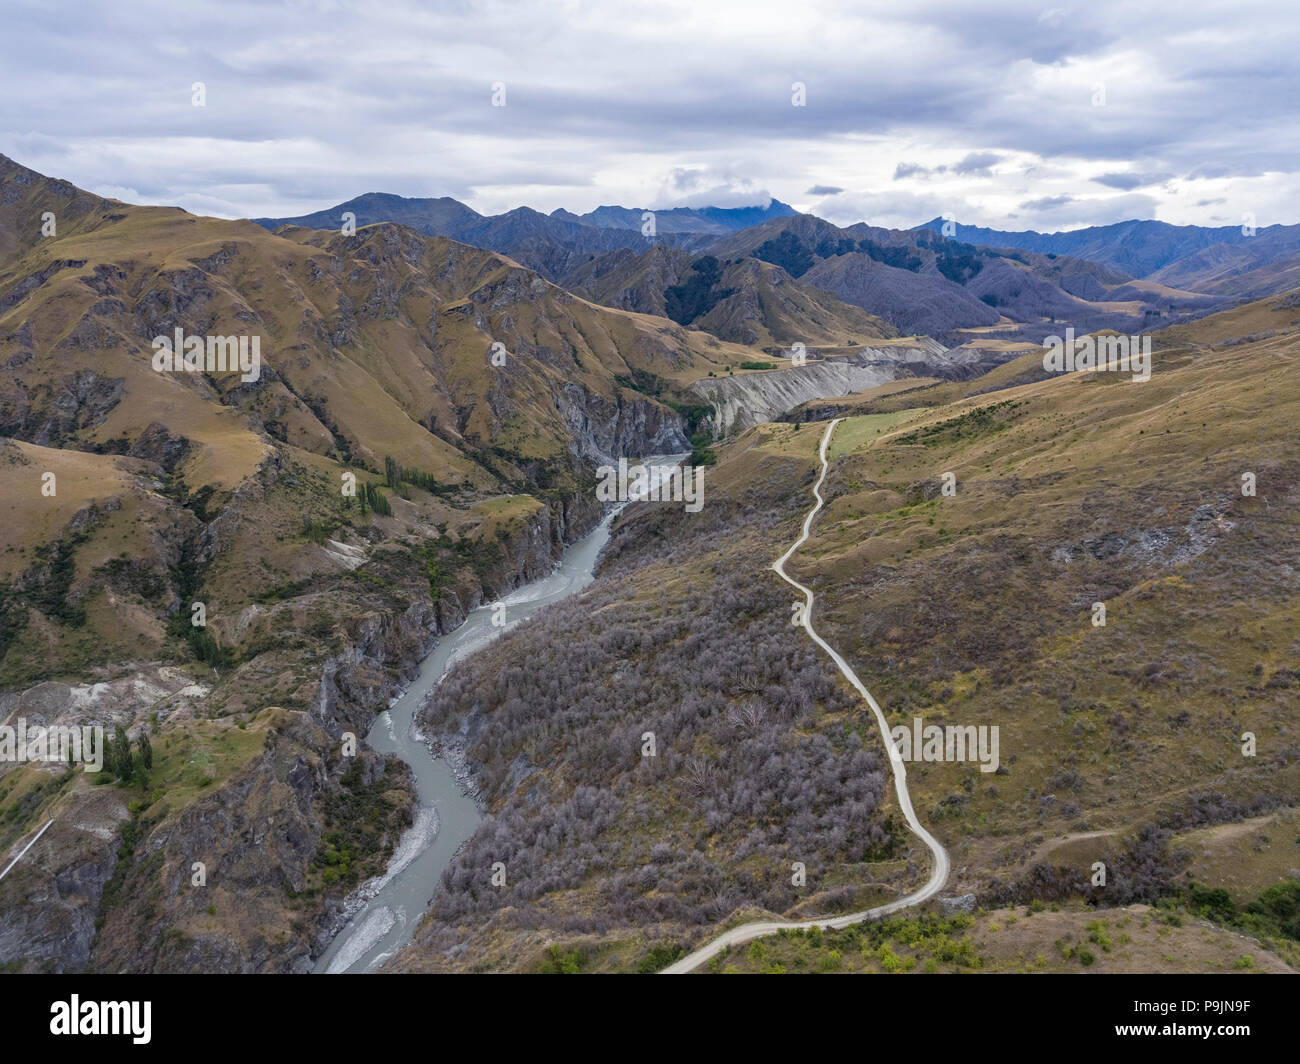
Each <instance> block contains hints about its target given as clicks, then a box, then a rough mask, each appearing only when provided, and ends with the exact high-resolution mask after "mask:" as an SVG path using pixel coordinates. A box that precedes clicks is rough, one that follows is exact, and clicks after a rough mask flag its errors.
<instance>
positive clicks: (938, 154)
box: [0, 0, 1300, 229]
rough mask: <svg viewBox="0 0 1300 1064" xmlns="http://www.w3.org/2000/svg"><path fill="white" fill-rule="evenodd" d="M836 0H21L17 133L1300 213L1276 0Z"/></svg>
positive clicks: (3, 91)
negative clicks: (947, 0)
mask: <svg viewBox="0 0 1300 1064" xmlns="http://www.w3.org/2000/svg"><path fill="white" fill-rule="evenodd" d="M846 8H847V5H846V4H845V3H843V2H842V0H838V2H837V0H831V2H828V3H822V2H821V0H805V2H801V3H799V4H789V3H779V4H772V3H766V4H765V3H752V2H742V3H731V2H713V0H710V2H708V3H702V2H699V0H681V2H679V0H654V2H653V3H646V4H641V3H636V2H620V3H612V4H611V3H604V4H597V3H586V2H577V0H568V2H555V0H537V2H529V3H498V2H491V3H479V2H460V3H439V4H422V3H405V2H402V0H386V2H384V3H374V4H370V3H347V4H342V3H333V2H318V0H288V2H283V3H248V2H241V0H221V2H216V3H208V2H200V3H185V4H180V3H178V2H177V0H165V2H164V0H117V2H115V3H111V4H108V3H93V4H71V3H68V4H65V3H49V2H40V3H23V2H19V3H14V2H12V0H11V2H10V3H8V4H7V5H6V19H5V30H6V38H7V43H8V45H9V46H8V48H7V49H6V59H5V63H4V65H3V67H0V152H3V153H4V154H6V155H9V156H11V157H13V158H14V159H16V160H17V161H19V162H21V163H23V164H24V165H27V166H30V167H32V168H34V169H36V170H39V171H41V172H42V173H46V174H50V175H53V176H58V177H63V178H67V179H69V180H71V181H73V182H75V183H76V184H78V185H81V186H82V187H85V188H88V189H91V190H92V191H95V192H98V193H101V194H105V195H112V196H116V197H118V198H121V199H126V200H129V201H133V202H145V203H169V204H179V205H181V206H183V207H185V208H187V209H189V210H191V211H194V212H196V213H204V214H215V215H219V216H225V217H241V216H261V215H274V216H288V215H294V214H301V213H305V212H307V211H312V210H317V209H320V208H322V207H327V206H331V205H333V204H335V203H338V202H340V201H342V200H345V199H349V198H351V197H352V196H355V195H358V194H360V193H362V192H371V191H379V192H395V193H400V194H402V195H407V196H442V195H449V196H454V197H456V198H457V199H460V200H463V201H464V202H466V203H468V204H469V205H470V206H472V207H474V208H475V209H476V210H479V211H481V212H483V213H496V212H498V211H502V210H508V209H510V208H513V207H517V206H520V205H522V204H527V205H529V206H532V207H535V208H537V209H539V210H543V211H551V210H553V209H555V208H557V207H566V208H568V209H570V210H574V211H578V212H582V211H587V210H590V209H592V208H594V207H596V206H599V205H601V204H607V203H618V204H622V205H624V206H629V207H656V208H658V207H667V206H674V205H678V204H684V205H704V204H709V203H712V204H717V205H720V206H742V205H749V204H754V203H765V202H766V201H767V199H768V197H769V196H776V197H777V198H779V199H782V200H785V201H786V202H788V203H792V204H793V205H794V206H796V207H798V208H799V209H801V210H810V211H812V212H814V213H816V214H820V215H822V216H824V217H827V218H829V219H831V220H832V221H835V222H839V223H841V224H846V223H850V222H855V221H867V222H870V223H872V224H877V225H889V226H912V225H916V224H918V223H920V222H922V221H925V220H927V219H929V218H932V217H934V216H936V215H939V214H942V215H947V216H952V217H955V218H957V219H958V220H959V221H962V222H966V223H969V224H976V225H989V226H996V227H1001V228H1015V229H1022V228H1039V229H1066V228H1072V227H1076V226H1079V225H1089V224H1104V223H1106V222H1113V221H1119V220H1122V219H1125V218H1131V217H1155V218H1160V219H1162V220H1164V221H1169V222H1175V223H1182V224H1189V223H1190V224H1200V225H1235V224H1240V223H1241V219H1242V215H1243V213H1245V212H1250V213H1251V214H1253V215H1254V216H1255V217H1256V219H1257V220H1258V223H1259V224H1260V225H1268V224H1271V223H1274V222H1285V223H1292V222H1297V221H1300V210H1298V209H1297V208H1296V205H1295V199H1294V195H1293V189H1294V188H1295V184H1296V180H1295V179H1296V171H1297V170H1300V134H1298V133H1297V123H1296V120H1295V115H1294V109H1295V101H1296V100H1297V99H1300V73H1298V72H1297V71H1298V70H1300V64H1297V62H1296V60H1295V58H1294V57H1295V55H1296V54H1297V51H1298V50H1300V14H1297V10H1298V9H1297V8H1296V6H1295V4H1294V3H1292V2H1290V0H1286V2H1268V3H1263V2H1251V0H1233V2H1231V3H1209V2H1191V3H1188V4H1186V5H1174V4H1162V5H1156V6H1154V7H1149V6H1148V5H1140V4H1134V3H1132V2H1131V0H1121V2H1108V0H1103V2H1099V3H1088V4H1082V3H1080V4H1076V5H1068V6H1066V5H1062V6H1058V7H1051V6H1045V5H1042V4H1025V3H991V2H983V0H974V2H971V3H961V4H940V3H930V2H926V0H919V2H916V0H909V2H908V3H905V4H903V3H888V4H870V5H856V6H855V7H854V9H853V10H847V9H846ZM194 82H202V83H203V84H204V87H205V91H206V105H205V106H203V107H195V106H193V105H192V85H193V83H194ZM497 82H500V83H503V84H504V88H505V106H504V107H497V106H493V102H492V95H493V84H494V83H497ZM796 82H798V83H801V84H802V85H803V86H804V97H805V99H806V105H805V106H798V107H796V106H792V95H793V89H792V86H794V84H795V83H796Z"/></svg>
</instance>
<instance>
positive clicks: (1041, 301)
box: [709, 215, 1222, 345]
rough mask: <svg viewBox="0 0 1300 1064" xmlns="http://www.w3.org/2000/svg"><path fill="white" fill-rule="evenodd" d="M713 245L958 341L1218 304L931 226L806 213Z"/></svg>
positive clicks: (1130, 321)
mask: <svg viewBox="0 0 1300 1064" xmlns="http://www.w3.org/2000/svg"><path fill="white" fill-rule="evenodd" d="M709 250H710V252H711V253H712V254H714V255H718V256H731V255H738V254H739V255H751V256H754V257H756V258H759V259H763V260H765V261H768V262H772V263H774V264H776V265H779V266H780V267H782V268H783V269H784V270H786V272H787V273H789V274H790V275H791V276H792V277H794V278H796V279H797V280H798V282H799V283H800V284H803V285H809V286H812V287H815V288H820V289H822V290H824V291H827V292H831V293H833V294H835V295H837V296H839V297H840V298H841V299H842V300H844V301H845V302H847V303H851V304H854V305H856V306H859V307H863V308H864V309H866V310H868V311H870V312H871V313H873V314H877V315H879V316H880V317H882V318H884V319H885V320H886V321H888V322H889V323H890V324H892V325H894V326H895V327H897V328H898V329H899V330H900V331H901V332H903V333H924V334H926V335H929V336H933V337H936V338H939V339H942V340H944V342H946V343H949V344H953V345H956V344H960V343H962V342H963V341H965V340H967V339H970V337H971V336H973V335H977V334H978V335H985V336H988V337H991V338H995V339H1002V340H1016V339H1026V340H1038V339H1041V338H1042V337H1043V336H1045V335H1048V334H1050V333H1053V332H1058V331H1059V330H1060V329H1061V328H1063V327H1065V326H1068V325H1073V326H1074V328H1075V329H1076V330H1077V331H1080V332H1083V331H1090V330H1095V329H1101V328H1109V329H1116V330H1120V331H1124V332H1137V331H1140V330H1144V329H1147V328H1150V327H1151V326H1152V325H1153V324H1160V323H1162V322H1165V321H1169V320H1176V319H1178V318H1186V317H1191V316H1194V315H1195V314H1198V313H1205V312H1206V311H1208V310H1209V309H1211V308H1213V307H1216V306H1219V305H1221V304H1222V299H1221V298H1216V297H1211V296H1203V295H1197V294H1194V293H1175V292H1173V291H1171V290H1170V289H1169V288H1168V286H1162V285H1158V284H1154V283H1152V284H1149V285H1147V286H1144V287H1139V286H1135V285H1134V283H1133V282H1132V281H1131V280H1130V279H1129V277H1128V276H1127V275H1125V274H1122V273H1119V272H1117V271H1115V270H1113V269H1110V268H1108V267H1106V266H1102V265H1099V264H1097V263H1095V262H1088V261H1086V260H1084V259H1080V258H1068V257H1065V256H1059V255H1055V254H1052V255H1038V254H1031V253H1029V252H1025V251H1016V250H999V249H996V248H989V247H977V246H975V245H973V244H970V243H965V242H962V241H957V240H952V239H949V238H947V237H944V236H942V235H939V236H936V235H934V234H932V233H931V231H930V230H928V229H925V228H921V229H914V230H909V231H907V232H900V231H893V230H888V229H879V228H873V227H871V226H867V225H863V224H858V225H852V226H848V227H846V228H842V229H841V228H838V227H836V226H833V225H831V224H830V223H829V222H825V221H823V220H822V219H820V218H815V217H812V216H810V215H800V216H796V217H794V218H788V219H775V220H773V221H769V222H766V223H764V224H763V225H760V226H756V227H754V228H753V229H750V230H744V231H742V232H740V233H736V234H734V235H732V236H730V237H725V238H723V239H722V240H719V241H718V242H716V243H715V244H713V245H712V246H711V247H710V249H709Z"/></svg>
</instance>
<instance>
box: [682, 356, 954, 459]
mask: <svg viewBox="0 0 1300 1064" xmlns="http://www.w3.org/2000/svg"><path fill="white" fill-rule="evenodd" d="M951 362H952V359H951V358H950V357H949V352H948V349H947V348H945V347H944V346H943V345H942V344H940V343H939V342H938V341H936V340H931V339H923V340H918V341H917V344H916V346H908V347H879V348H870V347H864V348H862V349H861V350H860V351H859V352H858V353H857V354H856V355H854V356H853V357H852V358H848V359H826V360H824V361H820V362H809V363H808V364H807V365H804V366H795V367H791V368H790V369H776V370H766V371H764V372H761V373H746V374H743V375H740V376H736V377H722V378H717V379H714V378H708V379H705V380H700V381H696V382H695V383H694V384H693V385H692V386H691V390H692V391H693V392H694V393H695V394H696V395H698V396H700V398H702V399H704V400H705V401H706V402H709V403H711V404H712V405H713V408H714V414H713V418H712V428H713V434H714V436H715V438H716V437H718V436H724V435H726V434H727V433H729V432H732V431H736V430H739V429H744V428H748V427H749V426H750V425H756V424H758V423H760V422H763V421H774V420H776V418H777V417H778V416H779V415H781V414H783V413H785V412H786V411H787V410H792V409H793V408H794V407H796V406H798V405H799V404H800V403H806V402H808V400H810V399H830V398H834V397H837V396H841V395H850V394H852V393H853V392H860V391H863V390H864V389H867V388H875V387H877V386H878V385H881V384H886V383H888V382H889V381H892V380H897V379H898V378H899V377H906V376H913V375H920V374H924V373H931V372H934V371H935V369H936V367H938V368H939V369H944V370H946V369H947V368H948V367H949V365H950V364H951Z"/></svg>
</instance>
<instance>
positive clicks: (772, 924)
mask: <svg viewBox="0 0 1300 1064" xmlns="http://www.w3.org/2000/svg"><path fill="white" fill-rule="evenodd" d="M842 420H843V418H835V420H833V421H832V422H831V423H830V424H829V425H827V426H826V433H825V435H823V436H822V442H821V452H820V453H821V463H822V471H821V475H820V476H819V477H818V478H817V483H816V484H814V485H813V495H814V496H816V498H817V504H816V505H815V506H814V507H813V508H812V509H811V510H809V511H808V515H807V516H806V517H805V518H804V519H803V534H802V535H800V537H799V538H798V539H797V540H795V541H794V543H793V544H791V546H790V549H789V550H788V551H786V552H785V553H784V554H782V555H781V557H780V558H779V559H777V561H776V562H775V563H774V564H773V565H772V568H773V569H774V570H775V571H776V573H777V575H778V576H780V577H781V579H782V580H784V581H785V582H786V583H787V584H789V585H790V586H791V587H793V588H795V589H796V590H798V591H800V592H802V593H803V596H804V608H803V617H802V619H801V622H800V623H801V625H802V627H803V629H804V631H806V632H807V633H808V635H809V637H810V638H811V639H812V640H813V642H815V643H816V644H817V645H818V646H819V647H821V648H822V649H823V650H824V651H826V653H827V654H829V655H830V656H831V660H832V661H834V662H835V664H836V665H837V666H838V667H839V670H840V672H842V673H843V674H844V678H845V679H846V680H848V681H849V683H851V684H852V685H853V686H854V688H855V689H856V690H857V692H858V694H860V695H861V696H862V697H863V699H864V700H865V701H866V703H867V705H869V706H870V707H871V711H872V712H873V713H874V714H875V715H876V724H877V725H878V726H879V728H880V738H881V741H882V742H883V743H884V744H885V749H886V750H887V751H888V753H889V762H890V766H891V767H892V768H893V770H894V791H895V792H896V794H897V795H898V805H899V808H900V809H902V811H903V816H904V818H905V819H906V820H907V826H908V827H909V828H911V830H912V833H913V834H914V835H916V836H917V837H918V838H919V839H920V840H921V841H922V842H924V843H925V845H926V846H927V847H928V848H929V850H930V853H931V854H932V855H933V857H934V861H933V870H932V871H931V873H930V879H929V882H927V883H926V884H925V886H923V887H922V888H921V889H920V890H918V891H915V892H914V893H912V894H908V895H907V896H906V897H903V898H899V899H897V900H896V901H891V902H888V903H887V904H885V905H880V906H877V907H876V908H874V909H867V910H865V911H864V912H859V913H849V914H847V915H845V916H828V917H821V918H818V919H813V920H799V921H775V920H765V921H757V922H755V923H751V924H741V925H740V926H739V927H733V928H732V929H731V930H730V931H726V932H723V934H721V935H719V936H718V937H717V938H715V939H714V940H713V941H712V942H709V943H707V944H706V945H703V946H701V947H700V948H699V949H697V950H696V951H695V952H694V953H690V954H688V955H687V956H685V957H683V958H682V959H681V960H679V961H676V962H675V963H673V964H670V965H669V966H668V967H667V968H665V969H663V971H662V972H661V974H663V975H681V974H684V973H686V972H690V971H693V970H694V969H696V968H698V967H699V966H700V965H701V964H703V963H704V962H705V961H707V960H708V959H709V958H710V957H713V956H715V955H717V954H718V953H720V952H721V951H722V950H723V949H725V948H726V947H727V946H736V945H739V944H740V943H742V942H748V941H749V940H750V939H754V938H761V937H763V936H764V935H773V934H776V932H778V931H782V930H792V929H798V928H813V927H819V928H822V929H823V930H825V929H828V928H835V929H838V928H842V927H848V926H850V925H851V924H860V923H862V922H863V921H866V920H877V919H879V918H880V917H882V916H888V915H889V914H891V913H896V912H898V911H899V910H900V909H907V908H909V907H911V906H913V905H920V904H921V903H922V902H924V901H926V900H928V899H930V898H932V897H934V895H936V894H938V893H939V891H941V890H942V889H943V886H944V884H945V883H946V882H947V881H948V869H949V862H948V851H947V850H945V849H944V848H943V846H942V845H941V844H940V842H939V840H938V839H936V838H935V837H934V836H933V835H931V834H930V833H929V832H928V831H926V830H925V828H924V827H923V826H922V825H921V822H920V821H919V820H917V818H916V812H915V811H914V810H913V809H912V796H911V795H910V794H909V793H908V791H907V768H906V767H905V766H904V764H903V759H902V758H901V757H900V756H899V754H898V750H897V749H896V748H895V747H894V743H893V740H892V739H891V738H890V736H889V724H888V722H887V721H886V720H885V714H884V711H883V710H882V709H881V708H880V706H879V705H878V704H877V702H876V700H875V699H874V698H872V697H871V692H870V691H868V690H867V688H866V685H865V684H863V682H862V681H861V680H859V679H858V675H857V673H855V672H854V671H853V668H852V667H851V666H850V665H849V663H848V662H847V661H845V660H844V659H843V658H842V657H840V655H839V654H838V653H837V652H836V650H835V648H834V647H832V646H831V645H830V644H829V643H827V642H826V640H824V639H823V638H822V637H821V636H819V635H818V634H817V630H816V629H815V628H813V624H812V611H813V597H814V596H813V593H812V589H811V588H808V587H804V585H803V584H801V583H799V581H798V580H795V579H794V578H793V577H791V576H790V575H789V574H788V573H786V571H785V563H786V562H787V561H789V560H790V557H791V555H793V554H794V552H795V551H797V550H798V549H799V548H800V547H802V546H803V545H804V544H805V543H806V542H807V541H808V534H809V530H810V529H811V528H812V523H813V518H814V517H816V516H817V512H818V511H819V510H820V509H821V508H822V506H823V505H824V504H825V502H826V500H825V499H823V498H822V493H821V487H822V483H823V482H824V481H825V480H826V470H827V463H826V448H827V446H828V445H829V444H830V442H831V436H832V434H833V433H834V432H835V426H836V425H838V424H839V423H840V422H841V421H842Z"/></svg>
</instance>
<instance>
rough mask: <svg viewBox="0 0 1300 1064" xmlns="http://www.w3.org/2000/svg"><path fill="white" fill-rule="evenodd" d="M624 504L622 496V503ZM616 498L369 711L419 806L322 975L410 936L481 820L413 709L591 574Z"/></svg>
mask: <svg viewBox="0 0 1300 1064" xmlns="http://www.w3.org/2000/svg"><path fill="white" fill-rule="evenodd" d="M684 457H685V455H656V456H653V457H650V458H646V459H643V460H642V461H643V462H644V463H646V464H647V465H649V466H651V468H652V469H653V471H654V472H653V474H652V476H653V477H658V476H662V473H663V471H665V470H670V469H672V468H674V467H675V466H676V465H677V464H678V463H680V462H681V460H682V459H683V458H684ZM624 505H626V504H624ZM621 509H622V506H617V507H615V508H614V509H611V510H610V512H609V513H607V514H606V515H605V517H604V518H603V520H602V521H601V522H600V524H599V525H597V526H596V528H595V529H594V530H593V531H592V532H590V533H588V534H587V535H586V536H584V537H583V538H582V539H580V540H578V541H577V542H575V543H573V544H572V545H571V546H569V547H568V548H566V549H565V551H564V553H563V554H562V555H561V556H560V561H559V563H558V564H557V565H556V567H555V569H554V570H553V571H552V572H551V574H550V575H549V576H545V577H543V578H542V579H540V580H535V581H533V582H532V583H531V584H526V585H524V586H523V587H521V588H519V589H518V590H516V591H513V592H511V593H510V594H509V595H507V596H505V598H503V599H502V600H501V602H502V603H503V604H504V605H505V624H504V625H493V623H492V620H493V617H494V615H497V616H499V615H500V611H499V610H496V609H494V607H495V605H496V604H495V603H492V604H488V605H485V606H481V607H479V608H478V609H476V610H474V611H473V612H471V613H470V614H469V616H468V617H466V618H465V623H464V624H462V625H461V626H460V627H459V628H457V629H456V630H455V631H454V632H450V633H449V634H447V635H445V636H443V638H442V640H441V641H440V642H439V643H438V645H437V646H436V647H434V649H433V650H432V651H431V652H430V653H429V656H428V657H426V658H425V659H424V660H423V661H422V662H421V663H420V672H419V675H418V676H416V678H415V679H414V680H413V681H412V682H411V685H410V686H409V687H408V688H407V689H406V690H405V691H404V692H403V693H402V695H401V696H400V697H398V698H396V699H394V700H393V701H392V703H391V704H390V705H389V707H388V708H387V709H386V710H384V712H382V713H380V714H379V715H378V716H377V717H376V718H375V723H374V724H373V725H372V726H371V728H370V732H369V734H367V736H366V742H367V743H369V744H370V746H371V747H372V748H373V749H375V750H378V751H379V752H380V753H384V754H396V755H397V756H398V757H400V758H401V759H402V760H403V761H405V762H406V763H407V764H408V765H410V766H411V771H412V772H413V773H414V776H415V792H416V796H417V806H416V811H415V820H414V823H413V824H412V826H411V827H410V828H409V829H407V831H406V832H404V833H403V835H402V839H401V842H400V843H399V844H398V847H397V849H396V851H395V852H394V854H393V856H392V859H391V860H390V861H389V863H388V868H387V869H386V871H385V873H384V875H383V876H381V877H379V879H378V880H375V881H371V882H370V883H369V884H366V886H365V887H364V888H363V890H364V891H365V894H366V895H369V897H368V900H367V901H366V902H365V904H364V905H363V906H362V907H361V908H360V909H359V910H358V911H357V912H356V913H354V914H353V915H352V917H351V918H350V919H349V920H348V922H347V924H345V925H344V927H343V928H342V929H341V930H340V931H339V933H338V934H337V935H335V936H334V939H333V940H332V941H331V942H330V944H329V948H328V949H326V950H325V952H324V953H322V954H321V956H320V958H319V959H318V960H317V961H316V966H315V969H314V971H316V972H323V973H325V974H327V975H335V974H338V973H342V972H349V973H358V972H370V971H374V970H375V969H376V968H378V967H379V966H380V965H381V964H383V962H384V961H386V960H387V959H388V958H389V957H391V956H392V955H393V954H394V953H396V952H397V951H398V950H400V949H401V948H402V947H403V946H405V945H406V944H407V943H408V942H409V941H410V940H411V936H412V935H414V934H415V929H416V926H417V925H418V924H419V922H420V919H421V917H422V916H423V915H424V912H425V909H426V908H427V907H428V904H429V899H430V897H431V896H432V894H433V891H434V888H435V886H436V885H437V883H438V877H439V876H440V875H441V874H442V870H443V869H444V868H445V867H447V865H448V863H449V862H450V861H451V859H452V857H453V856H455V854H456V851H457V850H458V849H460V847H461V845H462V844H463V843H464V842H465V840H466V839H468V838H469V837H470V836H471V835H472V834H474V830H475V829H476V828H477V827H478V825H479V821H480V820H482V814H481V813H480V812H479V810H478V807H477V806H476V805H475V804H474V802H473V800H471V799H470V797H469V796H468V795H467V794H466V793H465V792H464V790H463V789H462V788H461V785H460V782H459V781H458V780H457V779H456V777H455V775H454V774H453V772H452V769H451V766H450V765H449V764H448V763H447V762H446V761H445V760H444V759H443V758H440V757H433V756H432V755H431V754H430V752H429V748H428V746H427V745H426V744H425V743H424V741H423V740H421V739H420V738H419V737H418V735H417V733H416V731H415V728H414V719H415V714H416V712H417V711H418V710H419V708H420V707H421V706H422V705H423V704H424V702H425V700H426V698H428V696H429V693H430V692H431V691H432V690H433V689H434V688H435V687H437V686H438V684H439V683H440V682H441V681H442V679H443V677H444V676H446V675H447V673H448V671H449V670H450V669H451V668H452V666H453V665H455V664H456V663H457V662H458V661H462V660H464V659H465V658H466V657H468V656H469V655H470V654H473V653H474V652H475V651H478V650H481V649H482V648H483V647H484V646H486V645H487V644H488V643H490V642H491V641H492V640H493V639H495V638H496V637H497V636H499V635H500V634H501V633H502V632H505V631H508V630H509V629H510V628H511V627H512V626H513V625H515V624H518V623H519V622H520V621H522V620H523V619H524V618H525V617H528V616H530V615H531V614H533V613H536V612H537V611H538V610H540V609H541V608H542V607H543V606H549V605H550V604H551V603H553V602H558V601H560V599H564V598H568V597H569V596H570V595H572V594H574V593H575V592H578V591H581V590H582V589H583V588H584V587H586V586H587V585H588V584H590V583H591V582H592V580H594V579H595V573H594V570H595V568H596V559H597V558H598V557H599V556H600V552H601V550H602V549H603V548H604V546H605V544H606V543H607V542H609V533H610V525H611V524H612V523H613V520H614V518H615V516H616V515H617V514H618V512H619V510H621Z"/></svg>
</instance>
